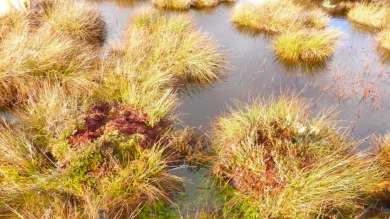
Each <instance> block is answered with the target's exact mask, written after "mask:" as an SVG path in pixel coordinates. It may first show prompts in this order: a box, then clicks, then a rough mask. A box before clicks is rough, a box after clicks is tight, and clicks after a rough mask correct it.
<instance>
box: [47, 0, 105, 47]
mask: <svg viewBox="0 0 390 219" xmlns="http://www.w3.org/2000/svg"><path fill="white" fill-rule="evenodd" d="M42 20H43V22H44V23H45V24H46V25H48V26H49V27H50V30H51V31H53V32H60V33H61V34H64V35H68V36H69V37H71V38H73V39H76V40H80V41H82V42H87V43H90V44H92V45H101V44H102V43H103V41H104V37H105V24H104V21H103V19H102V16H101V14H100V12H99V10H98V9H97V8H96V7H95V6H93V5H92V4H91V3H90V2H86V1H84V0H52V1H51V2H50V6H49V7H47V8H46V11H45V15H44V16H43V19H42Z"/></svg>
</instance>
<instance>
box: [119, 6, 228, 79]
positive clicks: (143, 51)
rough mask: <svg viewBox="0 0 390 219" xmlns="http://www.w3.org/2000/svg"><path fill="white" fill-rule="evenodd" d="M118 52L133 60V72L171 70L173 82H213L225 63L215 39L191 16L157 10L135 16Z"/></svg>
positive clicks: (169, 73)
mask: <svg viewBox="0 0 390 219" xmlns="http://www.w3.org/2000/svg"><path fill="white" fill-rule="evenodd" d="M116 53H117V56H118V57H121V59H125V60H126V62H131V63H128V65H129V66H131V67H132V71H133V72H161V73H162V74H167V75H169V76H168V77H169V78H171V79H169V80H170V81H168V83H170V85H173V86H177V85H178V84H179V86H181V85H184V84H186V83H198V84H208V83H211V82H213V81H215V80H217V79H219V77H220V72H221V70H222V68H223V67H224V64H225V61H224V58H223V57H222V55H221V54H220V53H219V52H218V49H217V47H216V46H215V44H214V42H213V41H212V40H211V39H210V38H209V36H207V35H206V34H204V33H202V32H200V31H199V30H197V29H196V28H195V27H193V25H192V22H191V21H190V19H189V18H188V17H186V16H183V15H173V16H169V15H164V14H161V13H159V12H157V11H154V10H150V11H143V12H142V13H140V14H139V15H138V16H136V17H134V20H133V24H132V25H131V26H130V28H129V30H128V33H127V39H126V43H125V44H124V45H123V46H122V48H119V49H118V51H116ZM127 72H131V71H127Z"/></svg>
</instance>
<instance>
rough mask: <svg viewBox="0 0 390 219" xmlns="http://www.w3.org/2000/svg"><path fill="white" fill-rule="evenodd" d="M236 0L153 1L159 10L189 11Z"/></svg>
mask: <svg viewBox="0 0 390 219" xmlns="http://www.w3.org/2000/svg"><path fill="white" fill-rule="evenodd" d="M234 1H235V0H153V4H154V5H155V6H156V7H158V8H163V9H172V10H189V9H190V8H191V7H194V8H198V9H203V8H212V7H216V6H217V5H219V4H221V3H223V2H227V3H231V2H234Z"/></svg>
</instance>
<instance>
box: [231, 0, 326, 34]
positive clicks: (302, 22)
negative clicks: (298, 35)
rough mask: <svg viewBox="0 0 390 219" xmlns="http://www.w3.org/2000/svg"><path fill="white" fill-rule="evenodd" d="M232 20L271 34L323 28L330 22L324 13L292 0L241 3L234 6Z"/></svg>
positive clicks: (239, 24)
mask: <svg viewBox="0 0 390 219" xmlns="http://www.w3.org/2000/svg"><path fill="white" fill-rule="evenodd" d="M231 20H232V22H233V23H235V24H236V25H237V26H239V27H243V28H249V29H251V30H255V31H258V32H265V33H270V34H278V33H282V32H289V31H296V30H301V29H303V28H315V29H323V28H324V27H326V26H327V25H328V22H329V18H328V17H327V16H326V15H325V14H324V13H322V12H320V11H318V10H314V11H307V10H306V9H304V8H303V7H301V6H299V5H297V4H295V3H293V2H292V1H290V0H269V1H264V2H262V3H241V4H239V5H238V6H237V7H236V8H234V10H233V14H232V17H231Z"/></svg>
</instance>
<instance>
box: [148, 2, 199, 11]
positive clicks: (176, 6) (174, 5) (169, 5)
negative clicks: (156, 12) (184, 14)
mask: <svg viewBox="0 0 390 219" xmlns="http://www.w3.org/2000/svg"><path fill="white" fill-rule="evenodd" d="M153 4H154V5H155V6H156V7H158V8H164V9H173V10H188V9H190V8H191V5H192V0H153Z"/></svg>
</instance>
